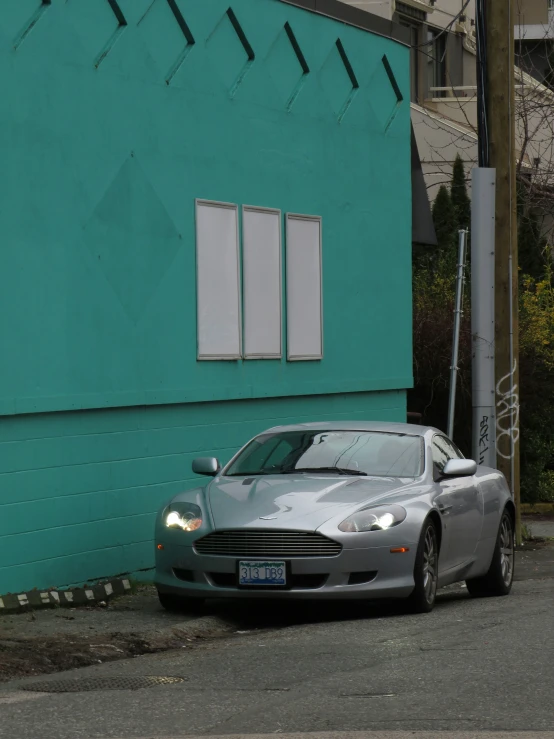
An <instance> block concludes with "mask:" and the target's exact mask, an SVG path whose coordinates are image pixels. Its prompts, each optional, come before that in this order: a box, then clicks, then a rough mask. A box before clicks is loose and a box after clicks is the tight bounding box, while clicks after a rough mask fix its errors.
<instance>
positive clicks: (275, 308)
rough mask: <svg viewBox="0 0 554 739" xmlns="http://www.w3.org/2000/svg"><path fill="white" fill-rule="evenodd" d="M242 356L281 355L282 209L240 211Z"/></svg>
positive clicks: (274, 356)
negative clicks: (242, 315) (242, 293)
mask: <svg viewBox="0 0 554 739" xmlns="http://www.w3.org/2000/svg"><path fill="white" fill-rule="evenodd" d="M242 277H243V290H244V303H243V307H244V356H245V358H246V359H278V358H280V357H281V356H282V336H281V334H282V331H281V327H282V306H281V211H279V210H272V209H269V208H255V207H251V206H244V208H243V212H242Z"/></svg>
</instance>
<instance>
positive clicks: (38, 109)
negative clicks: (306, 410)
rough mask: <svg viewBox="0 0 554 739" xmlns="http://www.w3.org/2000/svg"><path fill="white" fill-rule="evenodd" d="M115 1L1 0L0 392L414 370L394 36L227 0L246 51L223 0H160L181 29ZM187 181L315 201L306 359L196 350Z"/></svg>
mask: <svg viewBox="0 0 554 739" xmlns="http://www.w3.org/2000/svg"><path fill="white" fill-rule="evenodd" d="M118 1H119V6H120V8H121V11H122V13H123V14H124V16H125V18H126V20H127V23H128V25H127V26H124V27H119V29H118V26H117V20H116V17H115V15H114V13H113V11H112V10H111V8H110V5H109V3H108V1H107V0H87V1H86V2H78V1H77V2H75V1H73V0H72V1H71V2H65V0H52V3H51V4H50V5H42V6H41V5H40V2H39V0H2V2H1V3H0V86H1V89H2V106H1V107H0V161H1V162H2V176H1V177H0V205H1V207H0V234H1V237H2V240H1V246H0V274H1V275H2V290H1V291H0V301H1V303H0V336H1V342H2V361H1V362H0V413H5V414H10V413H32V412H34V411H52V410H54V411H57V410H65V409H76V408H97V407H109V406H122V405H136V404H143V403H146V404H150V403H166V402H168V403H183V402H196V401H206V400H219V399H224V400H226V399H233V398H245V397H263V396H290V395H297V394H300V395H304V394H310V393H327V392H344V391H365V390H370V389H397V388H406V387H409V386H411V378H412V365H411V362H412V351H411V287H410V282H411V259H410V252H411V199H410V198H411V190H410V187H411V185H410V130H409V125H410V109H409V97H410V96H409V50H408V49H407V48H405V47H403V46H402V45H400V44H398V43H396V42H393V41H391V40H389V39H385V38H381V37H378V36H374V35H372V34H370V33H367V32H366V31H362V30H359V29H357V28H354V27H350V26H347V25H344V24H341V23H337V22H335V21H332V20H329V19H327V18H325V17H323V16H319V15H316V14H313V13H310V12H308V11H304V10H301V9H298V8H295V7H293V6H290V5H287V4H285V3H281V2H278V0H233V2H232V3H231V4H232V7H233V10H234V12H235V14H236V17H237V19H238V20H239V21H240V23H241V25H242V28H243V30H244V33H245V35H246V37H247V39H248V41H249V43H250V45H251V47H252V49H253V51H254V52H255V59H254V60H253V61H252V62H248V59H247V56H246V52H245V51H244V49H243V47H242V46H241V44H240V42H239V39H238V36H237V34H236V32H235V31H234V29H233V27H232V24H231V21H230V20H229V17H228V16H227V14H226V11H227V9H228V7H229V2H230V0H225V1H223V0H209V1H206V0H202V1H201V0H177V4H178V7H179V8H180V9H181V11H182V16H183V18H184V19H185V20H186V23H187V24H188V27H189V29H190V32H191V33H192V34H193V36H194V39H195V44H194V45H193V46H189V47H187V41H186V38H185V36H184V35H183V32H182V31H181V30H180V27H179V25H178V24H177V22H176V20H175V17H174V16H173V14H172V12H171V9H170V6H169V4H168V2H167V0H155V2H152V0H118ZM37 9H38V14H37ZM32 21H36V22H35V23H34V25H32V27H31V28H30V30H29V31H28V33H26V32H25V31H26V29H28V28H29V26H30V24H31V22H32ZM287 22H288V23H289V24H290V27H291V28H292V30H293V32H294V34H295V36H296V38H297V41H298V44H299V46H300V47H301V49H302V51H303V53H304V56H305V58H306V61H307V63H308V65H309V68H310V73H309V74H307V75H305V76H304V77H302V74H301V67H300V65H299V63H298V60H297V59H296V57H295V55H294V52H293V49H292V46H291V44H290V41H289V40H288V38H287V35H286V32H285V30H284V25H285V23H287ZM338 38H340V40H341V42H342V45H343V47H344V50H345V53H346V54H347V56H348V59H349V60H350V63H351V65H352V68H353V70H354V72H355V75H356V77H357V79H358V83H359V88H358V89H357V90H353V88H352V83H351V81H350V79H349V77H348V74H347V72H346V68H345V66H344V64H343V62H342V61H341V58H340V55H339V51H338V49H337V46H336V41H337V39H338ZM14 47H15V48H14ZM102 53H104V54H105V56H103V57H102ZM383 54H386V55H387V57H388V59H389V62H390V65H391V67H392V69H393V72H394V75H395V77H396V79H397V81H398V84H399V86H400V88H401V90H402V91H403V93H404V100H403V102H402V103H400V105H398V104H397V100H396V96H395V94H394V91H393V88H392V86H391V84H390V81H389V79H388V77H387V74H386V72H385V68H384V66H383V64H382V61H381V59H382V57H383ZM183 56H184V57H185V58H184V61H183V63H182V64H181V66H180V67H179V69H178V70H177V71H176V72H175V74H174V75H173V77H172V78H171V80H170V84H167V82H166V80H167V79H168V78H169V76H170V74H171V73H172V72H173V70H174V67H175V64H176V63H178V62H179V60H180V59H181V58H182V57H183ZM241 75H242V77H241ZM238 80H242V81H241V83H240V84H238V87H237V81H238ZM295 91H296V92H297V95H296V98H295V100H294V103H293V104H292V107H291V106H290V104H289V102H288V101H289V100H290V98H291V97H293V96H294V94H295ZM350 99H351V104H350V106H349V107H348V109H347V110H346V113H345V114H344V116H343V117H342V119H341V120H340V122H339V118H340V115H341V111H343V108H344V106H345V104H346V103H347V102H348V100H350ZM195 198H205V199H211V200H221V201H227V202H232V203H237V204H239V205H242V204H248V205H259V206H266V207H272V208H280V209H281V210H282V211H283V212H287V211H289V212H296V213H306V214H315V215H321V216H322V217H323V299H324V346H325V357H324V359H323V361H321V362H319V363H310V362H298V363H287V362H286V360H285V359H283V361H280V362H279V361H246V362H213V363H202V362H197V361H196V315H195V312H196V293H195V230H194V200H195Z"/></svg>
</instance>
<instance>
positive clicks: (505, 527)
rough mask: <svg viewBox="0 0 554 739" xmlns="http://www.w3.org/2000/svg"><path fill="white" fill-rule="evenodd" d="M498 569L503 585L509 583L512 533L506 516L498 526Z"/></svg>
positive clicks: (511, 568)
mask: <svg viewBox="0 0 554 739" xmlns="http://www.w3.org/2000/svg"><path fill="white" fill-rule="evenodd" d="M500 570H501V572H502V580H503V581H504V585H506V586H509V585H511V582H512V577H513V573H514V534H513V530H512V524H511V521H510V519H509V518H508V517H507V516H506V517H505V518H504V519H503V520H502V526H501V528H500Z"/></svg>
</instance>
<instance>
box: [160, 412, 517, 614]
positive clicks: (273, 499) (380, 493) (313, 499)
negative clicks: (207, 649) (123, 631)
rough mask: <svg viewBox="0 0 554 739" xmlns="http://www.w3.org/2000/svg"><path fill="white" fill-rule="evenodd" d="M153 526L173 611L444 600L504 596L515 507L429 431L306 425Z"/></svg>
mask: <svg viewBox="0 0 554 739" xmlns="http://www.w3.org/2000/svg"><path fill="white" fill-rule="evenodd" d="M193 470H194V472H196V473H197V474H203V475H207V476H209V477H212V478H213V479H212V480H211V481H210V482H208V484H207V485H205V486H203V487H198V488H196V489H194V490H189V491H187V492H185V493H181V494H180V495H177V496H176V497H175V498H173V500H172V501H171V502H170V503H168V504H167V505H165V506H164V507H163V509H162V510H161V511H160V513H159V515H158V518H157V522H156V586H157V589H158V593H159V596H160V601H161V603H162V605H163V606H165V607H166V608H171V609H174V608H179V607H181V606H183V605H186V604H187V603H188V604H189V605H190V604H196V603H197V602H199V601H201V600H203V599H205V598H304V599H307V598H358V599H361V598H364V599H368V600H370V599H371V600H372V599H377V598H404V599H406V602H407V604H408V606H409V608H410V610H412V611H415V612H427V611H430V610H431V609H432V608H433V605H434V603H435V597H436V592H437V588H439V587H443V586H445V585H449V584H451V583H454V582H458V581H460V580H465V582H466V583H467V588H468V590H469V592H470V594H471V595H507V594H508V593H509V592H510V589H511V586H512V579H513V574H514V516H515V507H514V501H513V496H512V494H511V493H510V490H509V489H508V486H507V484H506V480H505V478H504V477H503V475H502V474H501V473H500V472H498V471H497V470H493V469H489V468H485V467H478V466H477V465H476V463H475V462H473V461H471V460H468V459H464V457H463V455H462V454H461V453H460V451H459V450H458V449H457V448H456V447H455V446H454V444H453V443H452V442H451V441H450V440H449V439H448V438H447V437H446V436H444V435H443V434H442V433H441V432H440V431H437V430H436V429H433V428H427V427H419V426H413V425H407V424H406V425H405V424H395V423H369V422H336V423H308V424H301V425H297V426H281V427H278V428H273V429H270V430H269V431H266V432H264V433H262V434H260V435H259V436H256V437H255V438H254V439H252V441H250V442H249V443H248V444H247V445H246V446H245V447H243V449H241V451H239V452H238V454H237V455H236V456H235V457H234V458H233V459H232V460H231V461H230V462H229V464H227V466H225V467H224V468H223V469H222V468H221V466H220V464H219V462H218V461H217V460H216V459H214V458H211V457H209V458H201V459H196V460H195V461H194V463H193Z"/></svg>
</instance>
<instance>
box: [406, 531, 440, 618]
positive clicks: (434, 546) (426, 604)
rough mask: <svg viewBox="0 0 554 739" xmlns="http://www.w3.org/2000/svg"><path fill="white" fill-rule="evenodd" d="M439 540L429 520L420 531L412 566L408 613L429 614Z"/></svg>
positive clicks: (432, 598) (435, 580)
mask: <svg viewBox="0 0 554 739" xmlns="http://www.w3.org/2000/svg"><path fill="white" fill-rule="evenodd" d="M438 564H439V540H438V536H437V527H436V526H435V523H434V522H433V521H432V520H431V519H430V518H429V519H427V521H426V522H425V524H424V526H423V529H422V530H421V536H420V538H419V544H418V546H417V553H416V560H415V565H414V581H415V588H414V589H413V591H412V594H411V595H410V597H409V598H408V610H409V611H410V613H429V612H430V611H432V610H433V607H434V605H435V600H436V597H437V583H438Z"/></svg>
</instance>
